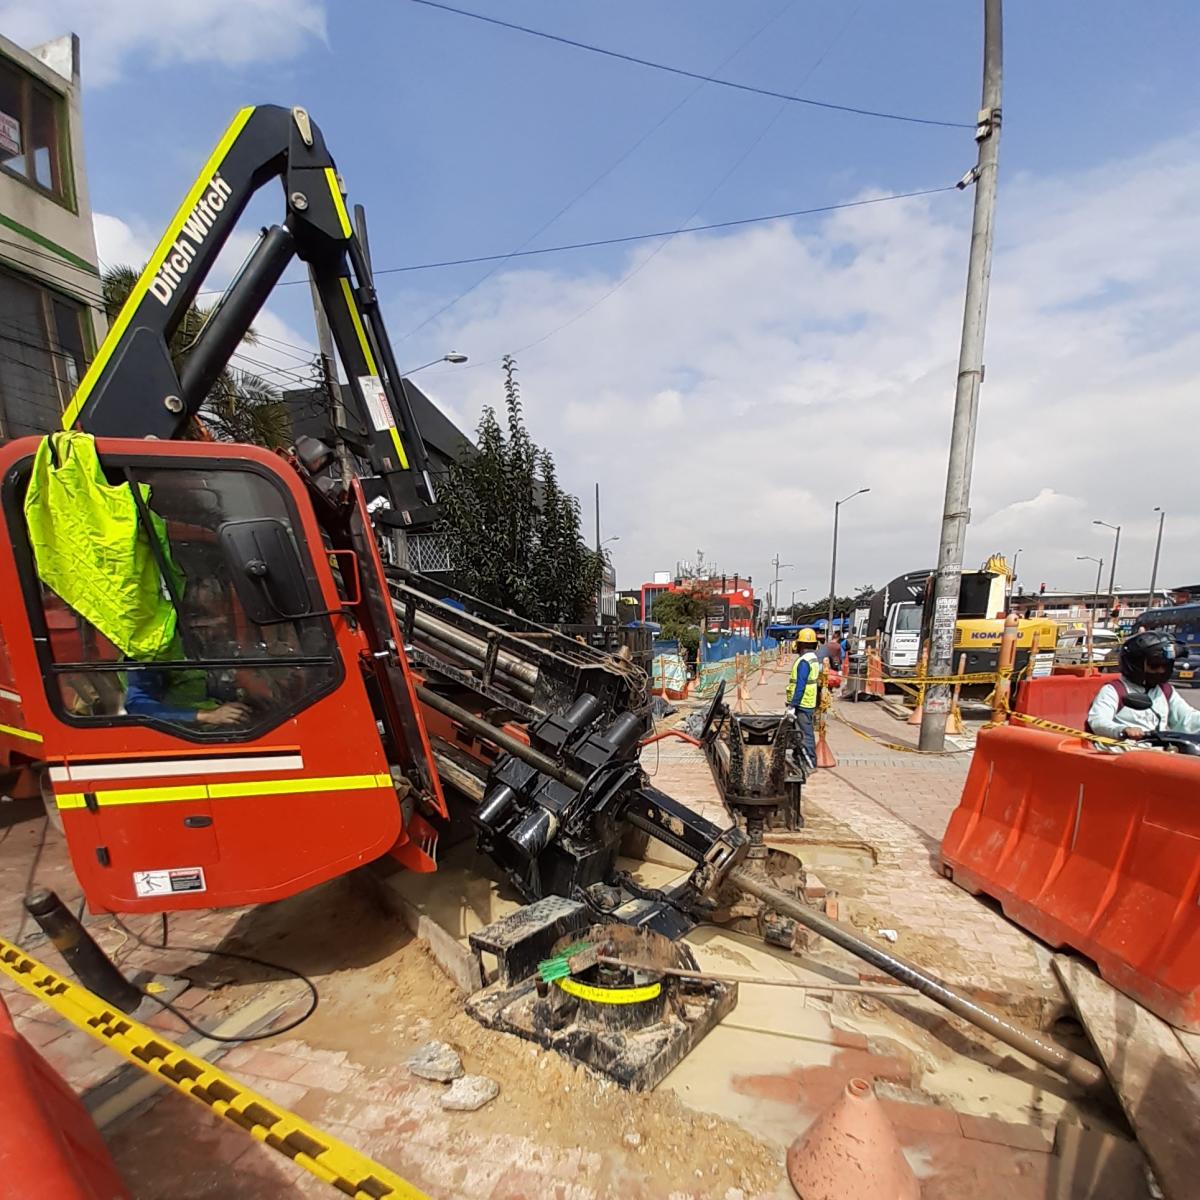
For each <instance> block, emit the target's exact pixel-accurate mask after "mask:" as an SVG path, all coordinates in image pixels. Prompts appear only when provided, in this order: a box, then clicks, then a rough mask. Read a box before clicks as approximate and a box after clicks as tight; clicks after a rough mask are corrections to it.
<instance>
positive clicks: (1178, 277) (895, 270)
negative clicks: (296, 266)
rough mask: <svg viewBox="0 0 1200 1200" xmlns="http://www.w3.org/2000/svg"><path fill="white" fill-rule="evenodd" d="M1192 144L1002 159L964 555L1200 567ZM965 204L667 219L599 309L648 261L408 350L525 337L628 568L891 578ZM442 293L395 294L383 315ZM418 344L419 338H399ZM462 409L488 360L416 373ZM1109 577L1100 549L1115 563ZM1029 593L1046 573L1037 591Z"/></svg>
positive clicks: (1066, 579) (909, 541)
mask: <svg viewBox="0 0 1200 1200" xmlns="http://www.w3.org/2000/svg"><path fill="white" fill-rule="evenodd" d="M1198 148H1200V147H1198V145H1197V143H1196V142H1195V141H1193V140H1185V141H1183V142H1177V143H1173V144H1168V145H1163V146H1160V147H1158V148H1156V149H1155V150H1153V151H1152V152H1150V153H1147V154H1145V155H1143V156H1141V157H1138V158H1133V159H1129V160H1125V161H1115V162H1111V163H1108V164H1104V165H1102V166H1099V167H1097V168H1095V169H1094V170H1093V171H1091V172H1086V173H1082V174H1081V173H1073V174H1071V175H1070V176H1066V175H1064V176H1061V177H1056V176H1050V177H1038V178H1034V177H1030V176H1008V177H1002V183H1001V193H1000V209H999V222H998V227H999V231H1000V242H999V245H998V250H997V255H996V260H995V265H994V271H993V290H992V303H991V315H990V318H989V329H988V353H987V378H986V382H985V384H984V387H983V393H982V398H981V410H980V422H979V430H978V439H977V444H976V458H975V471H974V486H973V496H972V507H973V511H974V514H975V518H976V519H975V523H974V524H973V525H972V526H971V528H970V531H969V536H968V546H967V555H966V560H967V563H968V564H971V563H974V562H976V561H982V560H983V559H985V558H986V557H987V556H988V554H990V553H992V552H993V551H1002V552H1004V553H1006V554H1009V555H1011V554H1012V552H1013V551H1014V550H1015V549H1017V548H1018V547H1020V548H1021V549H1022V550H1023V553H1022V556H1021V576H1022V578H1023V579H1024V580H1025V581H1032V580H1036V581H1037V582H1041V581H1043V580H1044V581H1046V583H1047V585H1048V586H1050V587H1068V586H1076V585H1080V586H1082V585H1085V584H1086V583H1087V582H1088V581H1089V580H1090V577H1091V576H1090V571H1091V564H1088V563H1080V562H1077V561H1076V556H1077V555H1080V554H1096V555H1103V556H1104V557H1105V559H1106V561H1107V560H1108V557H1109V554H1110V553H1111V549H1112V540H1111V534H1110V533H1109V531H1107V530H1104V529H1102V528H1099V527H1096V526H1093V525H1092V519H1093V518H1097V517H1098V518H1101V519H1103V520H1106V521H1110V522H1113V523H1118V522H1119V523H1121V524H1123V526H1124V531H1123V534H1122V541H1121V554H1120V562H1119V565H1118V571H1117V580H1118V584H1119V585H1124V586H1130V587H1132V586H1138V585H1142V586H1144V585H1145V584H1146V583H1148V582H1149V572H1150V558H1151V555H1152V552H1153V539H1154V533H1155V531H1156V527H1157V526H1156V522H1157V517H1156V514H1154V513H1153V511H1152V510H1153V507H1154V506H1155V505H1156V504H1159V505H1162V506H1164V507H1165V508H1166V509H1167V511H1168V514H1169V516H1168V519H1167V532H1166V538H1165V540H1164V549H1163V562H1162V566H1161V568H1160V571H1159V580H1160V582H1167V583H1170V582H1188V581H1189V580H1191V579H1193V578H1200V561H1198V556H1197V555H1196V553H1195V551H1194V549H1193V547H1194V544H1195V543H1194V540H1193V539H1194V535H1195V534H1196V533H1197V532H1198V531H1200V495H1197V493H1196V489H1195V485H1194V472H1193V470H1192V469H1191V467H1190V465H1189V462H1188V459H1187V449H1186V447H1187V446H1188V445H1190V443H1191V442H1192V441H1193V440H1194V438H1193V437H1192V432H1193V429H1194V417H1193V414H1194V412H1195V400H1196V390H1197V387H1196V380H1197V363H1200V332H1198V331H1197V330H1196V329H1195V321H1194V314H1195V312H1196V311H1197V308H1198V307H1200V281H1198V280H1197V278H1196V263H1197V262H1198V261H1200V225H1198V224H1197V222H1196V221H1195V218H1194V197H1195V195H1196V194H1197V193H1198V192H1200V155H1198V154H1197V149H1198ZM969 206H970V198H969V194H968V195H964V196H958V195H955V196H949V197H939V198H937V199H936V200H912V201H903V202H897V203H894V204H885V205H878V206H874V207H869V208H860V209H855V210H852V211H848V212H841V213H837V214H834V215H833V216H831V217H830V218H828V219H826V220H824V221H822V222H820V223H812V222H793V223H777V224H772V225H770V226H765V227H756V228H753V229H749V230H746V231H742V232H739V233H736V234H729V235H724V236H711V235H697V236H693V237H681V238H678V239H676V240H675V241H674V242H672V243H671V244H670V245H668V246H667V247H666V248H665V249H663V250H662V251H661V253H659V254H658V256H657V257H656V258H655V259H654V261H653V262H652V263H650V264H649V265H648V266H647V267H646V269H645V270H643V271H640V272H638V273H637V274H635V275H633V276H632V277H631V278H630V279H629V280H628V282H627V283H626V284H624V285H623V286H621V287H620V288H619V290H617V291H616V292H615V293H614V294H613V295H611V296H610V297H609V298H608V299H607V300H605V301H604V302H603V303H601V304H599V305H598V306H597V307H596V308H595V309H594V311H592V312H590V313H589V314H588V315H586V316H584V317H582V318H581V319H579V320H577V321H575V322H574V323H572V324H569V325H568V327H566V328H564V329H562V330H561V332H559V333H556V334H555V335H554V336H552V337H550V338H548V339H546V340H544V341H539V344H538V345H536V346H532V347H530V348H528V349H526V350H524V351H522V350H521V347H524V346H527V344H529V343H532V342H535V341H538V340H539V339H541V338H542V337H543V336H544V335H545V334H546V333H547V332H548V331H550V330H554V329H556V328H558V327H559V326H562V325H563V324H564V322H568V321H571V319H572V318H573V317H575V316H576V315H577V314H579V313H582V312H583V311H584V310H585V309H587V308H588V307H589V305H593V304H596V302H597V301H598V300H599V299H600V298H601V297H602V296H604V295H605V293H607V292H608V291H610V289H612V287H613V285H614V283H616V282H617V280H618V279H620V278H621V276H622V275H623V274H624V273H625V272H626V271H627V270H628V269H629V268H630V267H632V266H634V265H636V264H637V263H638V262H640V261H641V260H642V257H643V256H644V255H645V254H646V253H647V251H646V250H645V249H639V250H637V251H635V252H633V253H631V254H630V255H629V256H628V257H627V259H626V260H625V262H624V264H623V265H621V266H618V267H617V268H615V269H614V270H613V271H608V272H605V271H599V270H591V271H589V272H587V273H583V274H575V275H572V274H571V266H570V263H569V261H566V260H564V261H563V262H562V264H561V266H558V265H557V264H556V267H541V268H539V269H532V270H528V269H513V270H510V271H506V272H503V273H501V274H498V275H497V276H496V277H494V278H493V279H492V280H491V281H489V282H488V283H487V284H486V285H484V286H483V287H481V288H480V289H479V290H478V291H477V292H476V293H474V294H473V295H472V296H471V297H469V298H468V300H466V301H464V302H463V303H462V304H460V305H458V306H457V307H456V308H454V309H452V310H451V311H450V312H448V313H447V314H446V315H445V316H444V317H443V318H441V320H440V321H438V322H437V323H436V324H435V325H433V326H431V327H430V329H429V330H427V331H425V333H424V334H423V338H424V339H425V340H424V341H423V343H422V345H421V346H419V347H418V346H410V347H406V348H405V353H406V354H407V355H408V356H410V357H417V358H420V357H421V351H423V350H426V349H428V351H429V356H432V355H433V354H434V353H436V352H438V350H439V348H442V347H445V346H450V345H453V346H456V347H458V348H461V349H462V350H464V351H465V352H467V353H470V354H471V356H472V360H473V364H483V363H484V362H486V361H487V360H490V359H494V358H496V357H498V356H499V355H500V354H501V353H503V352H505V351H513V352H516V353H517V355H518V360H519V365H520V368H521V374H520V378H521V381H522V385H523V399H524V403H525V411H526V414H527V417H528V421H529V424H530V427H531V430H532V432H533V434H534V437H535V438H536V439H537V440H538V441H539V442H540V443H542V444H543V445H546V446H547V447H549V448H550V449H551V450H552V451H553V453H554V454H555V457H556V459H557V461H558V464H559V469H560V477H561V478H562V479H563V480H564V481H565V482H566V483H567V485H568V486H570V487H571V488H572V489H573V490H574V491H575V492H576V493H577V494H578V495H580V496H581V497H582V498H583V501H584V505H585V515H586V517H587V521H586V524H587V527H588V528H590V527H591V525H590V522H591V516H590V512H588V511H587V510H590V503H589V500H590V496H591V491H592V484H593V481H594V480H599V481H600V483H601V488H602V492H603V496H604V500H603V504H604V512H603V518H604V531H605V534H606V535H607V534H610V533H615V534H620V537H621V541H620V542H619V543H617V544H616V546H615V549H616V559H617V565H618V570H619V575H620V578H621V582H622V584H623V585H625V586H632V585H634V584H636V583H639V582H641V581H642V580H643V579H645V578H649V577H650V573H651V572H652V571H654V570H655V569H669V568H671V567H673V565H674V563H675V561H676V560H677V559H679V558H690V557H692V556H693V553H694V550H695V548H696V546H701V547H703V549H704V550H705V552H706V554H707V555H708V556H709V557H710V558H711V559H715V560H716V561H717V562H718V563H719V564H720V567H721V568H722V569H727V570H729V571H730V572H732V571H734V570H737V571H741V572H743V573H747V572H748V573H751V574H753V575H754V577H755V579H756V581H764V580H765V578H766V576H767V574H768V566H767V564H768V562H769V560H770V559H771V557H772V556H773V555H774V554H775V553H776V552H778V553H779V554H780V556H781V557H782V558H783V560H784V561H787V562H794V563H797V564H800V566H798V567H797V568H796V569H794V570H788V571H786V572H785V575H786V576H787V577H788V579H787V582H786V583H785V585H784V586H783V587H781V590H783V591H786V590H789V589H790V588H791V587H793V586H806V587H807V588H808V589H809V592H810V594H814V595H821V594H823V593H824V592H825V590H826V589H827V586H828V562H829V545H830V526H831V522H832V506H833V501H834V500H835V499H837V498H839V497H840V496H842V495H845V494H846V493H848V492H851V491H853V490H854V489H855V488H857V487H860V486H869V487H871V489H872V490H871V494H870V495H868V496H863V497H861V498H858V499H855V500H854V502H853V504H852V505H848V506H847V507H846V508H845V509H843V511H842V538H841V544H840V549H839V582H840V584H841V585H842V587H843V588H846V589H848V588H849V587H851V586H853V585H857V584H861V583H864V582H872V583H874V584H876V585H879V584H881V583H883V582H884V581H886V580H887V579H889V578H891V577H892V576H894V575H896V574H898V573H899V572H901V571H905V570H912V569H915V568H919V567H924V566H928V565H930V564H932V563H933V561H934V560H935V558H936V552H937V541H938V523H939V520H940V514H941V506H942V495H943V491H944V486H945V471H946V452H947V445H948V440H949V426H950V414H951V411H952V407H953V397H954V382H955V372H956V362H957V352H958V338H959V326H960V322H961V313H962V289H963V281H964V276H965V266H966V255H967V244H968V230H969V221H970V211H969ZM433 306H434V301H433V300H432V299H431V297H430V296H428V295H420V296H414V295H413V294H407V295H405V296H404V297H403V298H396V299H395V311H397V312H399V311H407V312H409V313H410V314H411V313H412V312H413V311H417V312H419V311H420V310H421V309H424V308H429V307H433ZM410 352H412V353H410ZM423 386H425V387H426V389H427V390H429V391H431V392H432V393H433V394H434V395H435V396H437V397H439V398H442V397H444V399H445V401H446V408H447V410H448V411H452V412H453V413H454V414H456V415H459V416H463V415H465V417H466V425H467V427H468V428H470V427H473V425H474V422H475V420H476V419H477V416H478V413H479V410H480V408H481V407H482V405H483V404H484V403H487V402H493V403H494V402H498V401H499V399H500V397H501V389H500V371H499V367H498V366H497V365H488V366H483V365H479V366H474V365H473V366H472V367H468V368H465V369H464V368H459V369H457V370H451V369H447V370H446V371H444V372H438V373H433V372H431V373H430V374H429V375H427V376H425V377H424V379H423ZM1105 573H1106V574H1107V569H1106V572H1105ZM1034 586H1036V583H1035V584H1034Z"/></svg>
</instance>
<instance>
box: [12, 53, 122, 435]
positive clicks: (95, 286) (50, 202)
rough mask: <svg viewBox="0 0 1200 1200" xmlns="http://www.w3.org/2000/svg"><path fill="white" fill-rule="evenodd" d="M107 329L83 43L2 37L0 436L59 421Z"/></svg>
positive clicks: (36, 430) (38, 430)
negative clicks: (90, 179) (89, 164)
mask: <svg viewBox="0 0 1200 1200" xmlns="http://www.w3.org/2000/svg"><path fill="white" fill-rule="evenodd" d="M104 330H105V321H104V316H103V305H102V298H101V295H100V271H99V268H98V260H97V255H96V236H95V232H94V231H93V229H92V209H91V203H90V201H89V198H88V188H87V175H86V172H85V170H84V157H83V129H82V121H81V117H80V88H79V39H78V38H77V37H75V36H74V35H73V34H68V35H67V36H65V37H61V38H58V39H56V40H55V41H53V42H47V43H46V44H45V45H43V46H36V47H34V48H33V49H32V50H24V49H22V48H21V47H20V46H17V45H15V44H14V43H13V42H11V41H9V40H8V39H7V38H5V37H0V439H3V438H14V437H21V436H23V435H25V434H37V433H45V432H47V431H48V430H51V429H54V428H56V427H58V425H59V424H60V421H61V417H62V411H63V409H64V408H65V407H66V405H67V402H68V401H69V400H70V398H71V395H72V394H73V393H74V391H75V387H76V385H77V384H78V383H79V380H80V379H81V378H82V376H83V371H84V367H85V365H86V364H87V362H88V361H89V360H90V359H91V358H92V356H93V354H94V353H95V350H96V346H97V345H98V343H99V340H100V339H101V337H102V336H103V334H104Z"/></svg>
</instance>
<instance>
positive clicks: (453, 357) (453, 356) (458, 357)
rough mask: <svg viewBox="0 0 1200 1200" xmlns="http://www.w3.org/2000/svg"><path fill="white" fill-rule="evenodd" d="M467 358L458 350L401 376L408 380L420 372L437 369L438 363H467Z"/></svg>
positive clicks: (404, 372)
mask: <svg viewBox="0 0 1200 1200" xmlns="http://www.w3.org/2000/svg"><path fill="white" fill-rule="evenodd" d="M466 361H467V356H466V355H465V354H459V352H458V351H457V350H451V351H450V353H449V354H443V355H442V356H441V357H440V358H431V359H430V360H429V361H428V362H427V363H422V364H421V365H420V366H419V367H413V369H412V370H411V371H401V375H402V376H403V377H404V378H405V379H407V378H408V377H409V376H410V375H415V374H416V373H417V372H418V371H424V370H425V368H426V367H436V366H437V365H438V363H442V362H444V363H454V364H456V365H457V364H458V363H465V362H466Z"/></svg>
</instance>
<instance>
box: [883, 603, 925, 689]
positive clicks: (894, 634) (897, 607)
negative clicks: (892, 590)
mask: <svg viewBox="0 0 1200 1200" xmlns="http://www.w3.org/2000/svg"><path fill="white" fill-rule="evenodd" d="M920 651H921V606H920V605H919V604H917V603H916V602H915V601H912V600H901V601H898V602H897V603H895V604H892V605H891V606H890V607H889V609H888V613H887V618H886V621H885V624H884V627H883V635H882V637H881V639H880V652H879V653H880V657H881V658H882V660H883V669H884V673H885V674H887V675H896V674H899V675H907V674H913V673H914V672H915V671H916V669H917V656H918V655H919V654H920Z"/></svg>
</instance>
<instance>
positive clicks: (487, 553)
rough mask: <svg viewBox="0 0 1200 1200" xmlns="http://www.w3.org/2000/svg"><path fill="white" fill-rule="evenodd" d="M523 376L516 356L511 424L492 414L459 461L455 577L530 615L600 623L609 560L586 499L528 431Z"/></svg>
mask: <svg viewBox="0 0 1200 1200" xmlns="http://www.w3.org/2000/svg"><path fill="white" fill-rule="evenodd" d="M516 373H517V365H516V362H515V361H514V360H513V359H512V358H511V357H510V356H508V355H506V356H505V358H504V409H505V415H506V419H505V423H504V425H501V423H500V420H499V419H498V418H497V416H496V412H495V409H493V408H492V407H491V406H490V405H489V406H488V407H487V408H485V409H484V410H483V416H482V417H481V418H480V421H479V428H478V432H477V448H478V453H476V454H470V455H464V456H463V457H462V458H460V459H458V460H456V461H455V462H454V463H452V464H451V466H450V470H449V472H448V474H447V476H446V479H445V481H444V482H443V484H442V486H441V489H440V496H439V499H440V503H441V507H442V515H443V520H442V529H443V532H445V533H446V534H447V535H448V536H449V537H450V538H451V540H452V542H453V545H454V562H455V573H456V574H457V576H458V582H459V584H460V585H461V586H462V588H463V589H464V590H465V591H468V592H470V593H471V594H472V595H475V596H478V597H479V598H480V599H481V600H486V601H487V602H488V603H489V604H494V605H496V606H497V607H499V608H507V609H510V610H512V611H513V612H515V613H517V614H518V615H519V616H522V617H526V618H527V619H529V620H532V621H542V622H580V621H590V620H593V619H594V616H595V606H596V596H597V594H598V593H599V590H600V580H601V574H602V570H603V564H604V562H605V561H607V556H605V555H600V554H597V553H596V551H594V550H589V549H588V548H587V546H585V545H584V543H583V538H582V537H581V536H580V530H579V501H578V500H576V499H575V497H574V496H572V495H570V494H569V493H567V492H565V491H563V489H562V487H561V486H560V485H559V482H558V476H557V473H556V471H555V467H554V459H553V458H552V457H551V455H550V453H549V451H547V450H543V449H542V448H540V447H539V446H538V445H537V444H536V443H535V442H534V441H533V439H532V438H531V437H530V435H529V431H528V430H527V429H526V428H525V421H524V417H523V414H522V410H521V389H520V385H519V384H518V383H517V378H516Z"/></svg>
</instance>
